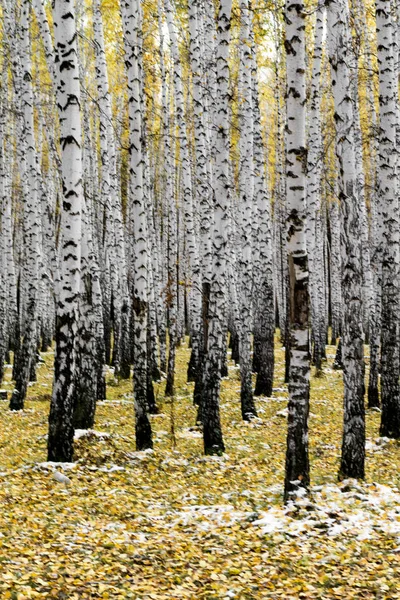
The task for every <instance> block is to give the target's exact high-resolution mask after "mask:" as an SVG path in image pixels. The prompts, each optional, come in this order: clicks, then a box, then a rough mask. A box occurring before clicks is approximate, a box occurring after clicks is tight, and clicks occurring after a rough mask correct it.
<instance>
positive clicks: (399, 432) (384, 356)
mask: <svg viewBox="0 0 400 600" xmlns="http://www.w3.org/2000/svg"><path fill="white" fill-rule="evenodd" d="M375 6H376V35H377V53H378V68H379V138H378V139H379V146H378V159H377V160H378V169H377V195H378V202H379V206H380V210H381V214H382V230H383V231H382V233H383V237H382V239H381V244H382V250H381V254H382V314H381V401H382V419H381V427H380V434H381V435H383V436H385V437H391V438H393V437H394V438H398V437H400V388H399V368H400V361H399V359H400V357H399V317H400V313H399V241H400V240H399V215H398V211H399V201H398V197H397V193H398V185H397V182H396V178H397V169H398V148H397V144H396V131H397V127H398V106H397V104H398V89H397V77H396V72H395V66H396V61H395V58H396V59H397V55H396V53H397V45H396V39H395V32H394V27H393V21H392V15H391V3H390V1H389V0H377V1H376V4H375Z"/></svg>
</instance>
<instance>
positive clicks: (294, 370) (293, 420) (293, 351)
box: [284, 0, 310, 501]
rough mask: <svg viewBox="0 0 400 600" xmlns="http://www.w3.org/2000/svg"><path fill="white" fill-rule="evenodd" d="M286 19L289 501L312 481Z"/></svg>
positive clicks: (300, 101)
mask: <svg viewBox="0 0 400 600" xmlns="http://www.w3.org/2000/svg"><path fill="white" fill-rule="evenodd" d="M285 22H286V38H285V48H286V76H287V96H286V98H287V100H286V112H287V115H286V119H287V120H286V123H287V125H286V144H287V149H286V178H287V184H286V185H287V190H286V203H287V215H288V216H287V228H288V234H287V255H288V265H289V281H290V367H289V403H288V410H289V413H288V433H287V446H286V468H285V491H284V498H285V501H287V500H288V499H289V497H290V494H291V493H292V492H294V491H296V490H297V489H298V487H304V488H307V487H308V485H309V482H310V472H309V469H310V467H309V459H308V412H309V393H310V348H309V330H308V328H309V291H308V277H309V274H308V260H307V247H306V230H305V222H306V198H307V196H306V184H307V153H306V152H307V151H306V75H305V49H306V47H305V42H306V41H305V7H304V4H302V3H297V4H293V3H292V1H291V0H287V2H286V8H285Z"/></svg>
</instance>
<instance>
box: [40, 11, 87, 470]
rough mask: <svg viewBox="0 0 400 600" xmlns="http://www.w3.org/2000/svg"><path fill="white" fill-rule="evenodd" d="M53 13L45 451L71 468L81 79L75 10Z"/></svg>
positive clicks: (80, 184)
mask: <svg viewBox="0 0 400 600" xmlns="http://www.w3.org/2000/svg"><path fill="white" fill-rule="evenodd" d="M52 13H53V23H54V40H55V68H56V70H57V72H58V77H57V108H58V115H59V121H60V147H61V161H62V186H63V192H62V193H63V195H62V202H61V229H60V238H61V239H60V286H59V290H58V297H57V314H56V351H55V352H56V354H55V361H54V382H53V393H52V397H51V404H50V415H49V435H48V444H47V450H48V460H52V461H56V462H71V461H72V456H73V437H74V428H73V400H74V377H75V370H76V350H75V335H76V331H77V310H78V296H79V291H80V265H81V239H82V233H81V228H82V201H83V181H82V176H83V164H82V130H81V108H80V79H79V65H78V48H77V29H76V16H75V8H74V5H73V3H71V2H69V0H54V2H53V6H52Z"/></svg>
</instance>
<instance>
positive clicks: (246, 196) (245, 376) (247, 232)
mask: <svg viewBox="0 0 400 600" xmlns="http://www.w3.org/2000/svg"><path fill="white" fill-rule="evenodd" d="M240 18H241V28H240V65H239V115H240V138H239V153H240V165H239V214H240V226H239V227H240V239H239V261H238V266H239V278H238V283H239V293H238V297H239V311H240V328H239V356H240V377H241V389H240V403H241V410H242V418H243V419H245V420H247V421H248V420H251V419H252V418H253V417H255V416H257V411H256V408H255V405H254V399H253V390H252V368H251V364H252V363H251V334H252V310H251V309H252V304H253V300H254V289H253V277H252V275H253V268H252V267H253V264H252V252H253V248H252V233H253V231H252V229H253V219H254V212H253V206H254V161H253V151H254V138H253V97H252V83H251V72H252V67H253V62H252V55H251V54H252V49H251V40H250V19H251V13H250V9H249V2H248V0H241V2H240Z"/></svg>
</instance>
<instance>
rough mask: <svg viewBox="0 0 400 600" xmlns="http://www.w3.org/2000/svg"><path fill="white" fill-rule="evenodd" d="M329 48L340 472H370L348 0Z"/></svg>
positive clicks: (333, 12) (339, 8)
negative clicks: (336, 211)
mask: <svg viewBox="0 0 400 600" xmlns="http://www.w3.org/2000/svg"><path fill="white" fill-rule="evenodd" d="M327 15H328V54H329V62H330V65H331V76H332V85H333V96H334V104H335V116H334V120H335V126H336V153H337V157H338V165H339V199H340V212H341V215H340V216H341V259H342V298H343V332H342V338H341V340H342V355H343V379H344V425H343V440H342V456H341V465H340V477H355V478H363V477H364V461H365V414H364V371H365V366H364V348H363V331H362V266H361V243H360V242H361V229H360V205H359V197H358V194H357V192H358V187H357V168H356V157H355V149H354V127H355V115H354V106H353V99H352V87H351V80H350V72H349V66H348V64H349V62H350V61H351V46H350V30H349V9H348V5H347V0H338V1H336V0H333V1H332V2H331V3H330V4H329V6H328V10H327Z"/></svg>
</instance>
